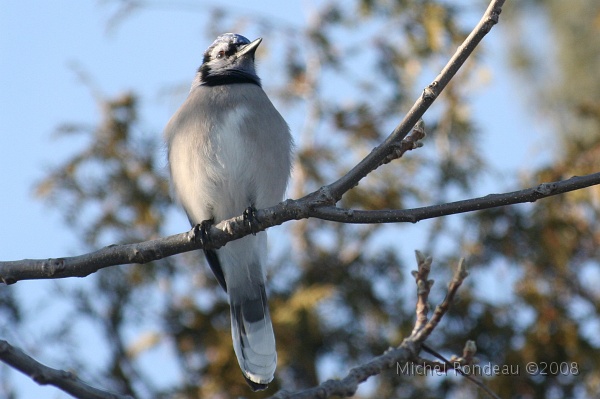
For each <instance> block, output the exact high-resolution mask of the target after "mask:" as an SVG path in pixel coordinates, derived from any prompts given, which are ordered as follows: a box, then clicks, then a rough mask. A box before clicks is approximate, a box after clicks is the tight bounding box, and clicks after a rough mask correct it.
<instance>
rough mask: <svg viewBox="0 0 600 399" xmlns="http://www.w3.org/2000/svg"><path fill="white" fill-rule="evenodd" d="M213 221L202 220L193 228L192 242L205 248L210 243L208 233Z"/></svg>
mask: <svg viewBox="0 0 600 399" xmlns="http://www.w3.org/2000/svg"><path fill="white" fill-rule="evenodd" d="M213 223H214V220H212V219H209V220H203V221H202V222H200V223H199V224H197V225H195V226H194V240H196V241H197V242H199V243H200V244H202V247H204V248H206V247H207V245H208V244H209V243H210V234H209V233H208V232H209V231H210V228H211V226H212V225H213Z"/></svg>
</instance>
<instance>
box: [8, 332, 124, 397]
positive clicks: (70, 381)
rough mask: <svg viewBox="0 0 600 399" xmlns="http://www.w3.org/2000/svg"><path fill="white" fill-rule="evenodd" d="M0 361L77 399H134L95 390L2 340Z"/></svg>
mask: <svg viewBox="0 0 600 399" xmlns="http://www.w3.org/2000/svg"><path fill="white" fill-rule="evenodd" d="M0 360H2V361H3V362H4V363H6V364H8V365H9V366H11V367H13V368H15V369H17V370H19V371H20V372H22V373H23V374H26V375H28V376H29V377H31V379H32V380H34V381H35V382H37V383H38V384H40V385H54V386H55V387H57V388H59V389H61V390H63V391H64V392H66V393H69V394H71V395H73V396H75V397H76V398H85V399H132V398H131V396H124V395H118V394H115V393H111V392H106V391H103V390H101V389H98V388H94V387H92V386H90V385H88V384H86V383H85V382H83V381H81V380H80V379H79V378H77V376H76V375H75V374H73V373H72V372H69V371H64V370H57V369H53V368H51V367H48V366H45V365H43V364H42V363H40V362H38V361H37V360H35V359H33V358H32V357H30V356H28V355H26V354H25V353H24V352H23V351H22V350H20V349H18V348H15V347H14V346H12V345H10V344H9V343H8V342H6V341H4V340H0Z"/></svg>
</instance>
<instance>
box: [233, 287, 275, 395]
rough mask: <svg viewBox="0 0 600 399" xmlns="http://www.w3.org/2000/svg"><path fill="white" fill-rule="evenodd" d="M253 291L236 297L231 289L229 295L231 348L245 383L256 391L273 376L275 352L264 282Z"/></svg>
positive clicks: (264, 387) (262, 387) (263, 386)
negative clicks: (254, 295) (248, 294)
mask: <svg viewBox="0 0 600 399" xmlns="http://www.w3.org/2000/svg"><path fill="white" fill-rule="evenodd" d="M254 293H256V297H250V298H248V297H247V296H244V297H242V296H240V297H236V295H235V293H234V292H233V290H232V291H230V292H229V295H230V305H231V335H232V338H233V348H234V350H235V354H236V356H237V359H238V363H239V364H240V368H241V369H242V372H243V373H244V377H245V378H246V381H247V382H248V385H250V387H251V388H252V390H254V391H258V390H263V389H266V388H267V384H268V383H269V382H271V381H272V380H273V375H274V374H275V367H276V366H277V352H276V350H275V335H274V334H273V326H272V325H271V316H270V315H269V306H268V303H267V294H266V292H265V286H264V285H262V284H261V285H259V286H257V288H256V290H255V291H254Z"/></svg>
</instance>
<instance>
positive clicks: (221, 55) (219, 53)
mask: <svg viewBox="0 0 600 399" xmlns="http://www.w3.org/2000/svg"><path fill="white" fill-rule="evenodd" d="M224 56H225V52H224V51H223V50H221V51H219V52H218V53H217V58H223V57H224Z"/></svg>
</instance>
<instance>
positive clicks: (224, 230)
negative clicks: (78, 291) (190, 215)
mask: <svg viewBox="0 0 600 399" xmlns="http://www.w3.org/2000/svg"><path fill="white" fill-rule="evenodd" d="M598 184H600V172H599V173H592V174H590V175H585V176H574V177H571V178H570V179H567V180H562V181H557V182H552V183H542V184H540V185H538V186H537V187H532V188H528V189H525V190H520V191H513V192H509V193H504V194H490V195H486V196H485V197H478V198H472V199H469V200H464V201H457V202H450V203H447V204H441V205H433V206H427V207H422V208H414V209H401V210H383V211H362V210H354V209H341V208H337V207H333V206H324V207H315V204H314V203H313V202H309V201H307V199H306V198H305V199H300V200H286V201H285V202H282V203H281V204H279V205H276V206H274V207H271V208H266V209H262V210H258V212H257V218H258V220H259V222H258V224H259V229H260V230H265V229H266V228H267V227H272V226H276V225H280V224H282V223H284V222H287V221H289V220H294V219H296V220H298V219H305V218H309V217H315V218H318V219H324V220H330V221H335V222H342V223H399V222H410V223H416V222H418V221H419V220H424V219H431V218H436V217H440V216H447V215H454V214H458V213H464V212H472V211H477V210H482V209H489V208H495V207H500V206H506V205H513V204H518V203H525V202H535V201H536V200H538V199H541V198H546V197H550V196H553V195H558V194H564V193H566V192H569V191H575V190H580V189H582V188H585V187H590V186H594V185H598ZM248 234H251V231H250V227H249V226H248V224H247V223H245V222H244V218H243V216H236V217H235V218H232V219H229V220H226V221H223V222H221V223H219V224H217V225H216V226H213V227H212V228H211V230H210V242H209V243H207V245H206V246H205V247H206V248H219V247H221V246H223V245H225V244H226V243H227V242H229V241H232V240H235V239H237V238H240V237H243V236H245V235H248ZM202 248H203V245H202V244H201V243H200V242H199V241H198V240H197V239H196V237H195V232H194V230H193V229H192V230H190V231H189V232H186V233H180V234H176V235H172V236H168V237H164V238H158V239H155V240H150V241H144V242H140V243H135V244H121V245H110V246H108V247H104V248H102V249H99V250H97V251H94V252H91V253H88V254H84V255H79V256H73V257H67V258H55V259H24V260H20V261H0V281H1V282H3V283H5V284H13V283H16V282H17V281H20V280H32V279H55V278H65V277H85V276H87V275H89V274H91V273H94V272H96V271H98V270H100V269H103V268H106V267H110V266H115V265H124V264H131V263H147V262H152V261H155V260H160V259H163V258H166V257H168V256H172V255H175V254H179V253H183V252H188V251H193V250H196V249H202Z"/></svg>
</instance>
